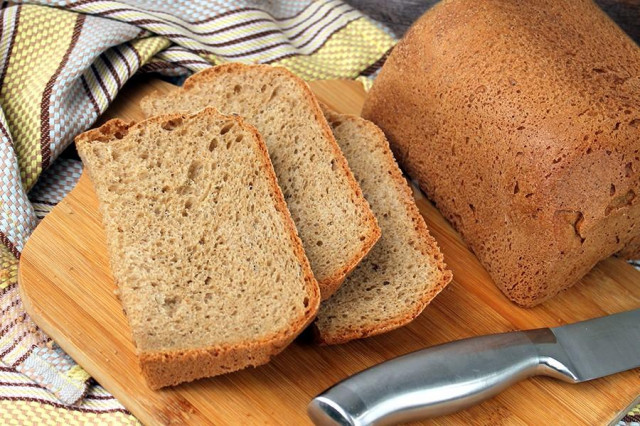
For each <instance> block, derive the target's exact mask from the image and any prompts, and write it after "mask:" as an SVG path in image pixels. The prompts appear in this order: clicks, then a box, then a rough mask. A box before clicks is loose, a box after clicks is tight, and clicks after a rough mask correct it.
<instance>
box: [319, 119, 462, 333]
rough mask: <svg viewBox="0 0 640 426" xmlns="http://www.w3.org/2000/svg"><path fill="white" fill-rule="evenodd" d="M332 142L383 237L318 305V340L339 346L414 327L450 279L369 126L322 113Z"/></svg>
mask: <svg viewBox="0 0 640 426" xmlns="http://www.w3.org/2000/svg"><path fill="white" fill-rule="evenodd" d="M325 114H326V116H327V119H328V120H329V123H330V125H331V126H332V128H333V132H334V134H335V137H336V140H337V141H338V144H339V145H340V148H341V149H342V152H343V153H344V155H345V157H346V158H347V161H348V162H349V166H350V167H351V170H352V171H353V174H354V175H355V177H356V179H357V180H358V182H359V183H360V187H361V188H362V191H363V193H364V195H365V197H366V198H367V200H368V201H369V204H370V205H371V208H372V209H373V212H374V214H375V215H376V217H377V218H378V223H379V224H380V227H381V228H382V237H381V238H380V240H379V241H378V243H377V244H376V245H375V247H373V249H372V250H371V251H370V252H369V254H368V255H367V256H366V257H365V258H364V260H363V261H362V262H361V263H360V264H359V265H358V266H357V267H356V268H355V269H354V271H353V272H352V273H351V274H350V275H349V276H348V277H347V279H346V280H345V282H344V283H343V285H342V286H341V287H340V289H339V290H338V291H337V292H336V293H335V294H334V295H333V296H332V297H331V298H329V300H327V301H325V302H324V303H322V305H321V306H320V311H319V312H318V318H317V320H316V322H315V323H314V324H315V328H316V334H317V336H318V337H319V340H320V341H322V342H324V343H328V344H333V343H343V342H346V341H349V340H352V339H357V338H361V337H367V336H372V335H375V334H380V333H383V332H386V331H389V330H393V329H395V328H398V327H401V326H403V325H405V324H407V323H409V322H410V321H412V320H413V319H414V318H415V317H416V316H418V314H420V312H422V310H423V309H424V308H425V306H426V305H427V304H428V303H429V302H430V301H431V300H432V299H433V298H434V297H435V296H436V295H437V294H438V293H439V292H440V291H441V290H442V289H443V288H444V287H445V286H446V285H447V284H448V283H449V281H451V272H449V271H448V270H446V267H445V265H444V262H443V258H442V254H441V253H440V250H439V248H438V246H437V244H436V242H435V240H434V239H433V238H432V237H431V235H429V231H428V230H427V226H426V224H425V223H424V219H423V218H422V216H421V215H420V212H419V211H418V208H417V207H416V205H415V203H414V201H413V197H412V195H411V191H410V189H409V186H408V185H407V183H406V181H405V179H404V178H403V177H402V173H401V172H400V169H399V168H398V166H397V164H396V162H395V160H394V158H393V155H392V154H391V151H390V149H389V145H388V143H387V140H386V138H385V137H384V134H383V133H382V131H381V130H380V129H378V128H377V127H376V126H375V125H374V124H373V123H371V122H369V121H367V120H364V119H362V118H359V117H356V116H349V115H340V114H336V113H334V112H331V111H330V110H328V109H326V108H325Z"/></svg>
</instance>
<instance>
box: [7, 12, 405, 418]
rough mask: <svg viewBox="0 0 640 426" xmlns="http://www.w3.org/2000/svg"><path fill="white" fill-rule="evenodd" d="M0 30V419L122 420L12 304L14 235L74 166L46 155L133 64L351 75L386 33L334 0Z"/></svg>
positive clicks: (134, 69)
mask: <svg viewBox="0 0 640 426" xmlns="http://www.w3.org/2000/svg"><path fill="white" fill-rule="evenodd" d="M0 25H1V26H0V163H1V164H2V169H1V170H0V203H1V204H0V205H1V207H2V208H1V210H0V241H1V242H2V244H1V245H0V262H1V263H2V269H0V311H1V315H0V321H1V322H0V423H2V424H27V423H43V422H47V423H52V424H75V423H98V422H101V423H107V424H109V423H113V424H122V423H127V422H128V423H136V422H137V421H136V419H135V418H133V417H132V416H131V415H130V414H129V413H128V412H127V411H126V410H125V409H124V408H123V407H122V406H121V405H120V404H119V403H118V402H117V401H116V400H115V399H114V398H113V397H112V396H110V395H109V394H108V393H107V392H106V391H105V390H104V389H102V388H101V387H100V386H98V385H96V384H92V382H91V379H90V377H89V376H88V375H87V373H86V372H84V371H83V370H82V369H81V368H80V367H79V366H78V365H77V364H75V363H74V362H73V360H72V359H70V358H69V357H68V356H67V355H66V354H64V352H62V351H61V350H60V349H59V348H58V347H57V346H56V345H55V344H54V343H53V342H52V341H51V339H50V338H49V337H48V336H46V335H45V334H44V333H43V332H42V331H41V330H39V329H38V327H37V326H36V325H35V324H33V322H32V321H31V320H30V318H29V316H28V315H27V314H26V312H25V311H24V308H23V305H22V303H21V300H20V296H19V293H18V286H17V282H16V271H17V262H18V259H19V257H20V252H21V251H22V249H23V247H24V244H25V241H26V240H27V238H28V236H29V234H30V233H31V232H32V231H33V229H34V228H35V226H36V225H37V223H38V221H39V220H40V219H41V218H42V217H43V216H44V215H45V214H46V213H47V212H48V211H50V210H51V208H52V206H54V205H55V204H56V203H57V202H59V201H60V200H61V199H62V198H63V197H64V196H65V194H66V193H67V192H68V191H69V190H70V189H71V188H72V187H73V186H74V185H75V182H76V181H77V179H78V177H79V175H80V173H81V164H80V163H79V162H78V161H76V160H71V159H59V160H57V161H56V159H57V157H58V156H59V155H60V153H62V151H63V150H64V149H65V148H66V147H67V146H68V145H69V144H70V143H71V141H72V140H73V137H74V136H75V135H77V134H78V133H80V132H82V131H84V130H86V129H87V128H89V127H90V126H91V125H92V124H93V123H94V122H95V121H96V119H97V118H98V116H99V115H100V114H101V113H102V112H104V110H105V109H106V108H107V107H108V106H109V104H110V103H111V102H112V101H113V99H114V98H115V97H116V96H117V94H118V91H119V90H120V88H121V87H122V85H123V84H124V83H125V82H126V81H127V80H128V79H129V78H130V77H131V76H132V75H133V74H135V73H140V72H149V71H154V72H160V73H163V74H166V75H186V74H188V73H191V72H195V71H199V70H201V69H204V68H206V67H209V66H211V65H212V64H217V63H223V62H230V61H240V62H247V63H267V64H274V65H280V66H284V67H287V68H289V69H290V70H292V71H293V72H295V73H296V74H298V75H299V76H301V77H303V78H305V79H326V78H362V77H367V76H370V75H372V74H373V73H375V72H376V70H377V69H378V68H379V67H380V65H381V62H382V61H380V59H381V58H382V57H383V56H384V54H385V53H386V52H387V51H388V50H389V49H390V48H391V47H392V46H393V44H394V42H395V40H394V38H393V37H392V36H391V35H390V33H389V32H388V31H387V30H386V29H385V28H384V27H382V26H381V25H379V24H377V23H375V22H373V21H371V20H369V19H368V18H366V17H365V16H363V15H362V14H361V13H360V12H358V11H357V10H355V9H353V8H352V7H350V6H349V5H348V4H346V3H343V2H342V1H341V0H318V1H313V0H281V1H269V2H266V1H259V0H254V1H251V0H241V1H231V0H218V1H215V2H213V1H212V2H205V1H193V2H192V1H160V0H121V1H108V0H76V1H73V0H57V1H56V0H54V1H44V0H42V1H29V2H3V3H2V5H1V9H0Z"/></svg>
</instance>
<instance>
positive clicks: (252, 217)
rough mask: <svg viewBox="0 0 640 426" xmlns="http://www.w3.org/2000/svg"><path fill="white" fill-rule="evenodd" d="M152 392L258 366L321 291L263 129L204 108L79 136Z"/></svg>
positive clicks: (301, 322) (311, 311)
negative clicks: (279, 180) (278, 179)
mask: <svg viewBox="0 0 640 426" xmlns="http://www.w3.org/2000/svg"><path fill="white" fill-rule="evenodd" d="M76 144H77V147H78V151H79V153H80V156H81V157H82V159H83V162H84V164H85V166H86V168H87V169H88V172H89V175H90V177H91V180H92V182H93V185H94V187H95V190H96V193H97V195H98V199H99V201H100V211H101V213H102V221H103V224H104V228H105V232H106V237H107V247H108V251H109V256H110V262H111V269H112V271H113V276H114V279H115V281H116V283H117V286H118V292H119V296H120V299H121V301H122V305H123V308H124V311H125V313H126V315H127V318H128V321H129V324H130V325H131V331H132V334H133V341H134V342H135V344H136V346H137V350H138V354H139V357H140V364H141V367H142V372H143V374H144V376H145V378H146V379H147V382H148V384H149V386H150V387H152V388H159V387H163V386H168V385H174V384H177V383H180V382H185V381H190V380H194V379H197V378H200V377H207V376H213V375H216V374H221V373H226V372H230V371H234V370H238V369H241V368H244V367H247V366H256V365H260V364H263V363H266V362H267V361H269V358H270V357H271V356H273V355H275V354H277V353H278V352H280V351H281V350H282V349H283V348H284V347H285V346H286V345H287V344H288V343H289V342H290V341H291V340H292V339H293V338H294V337H295V336H296V335H297V334H298V333H299V332H300V331H301V330H302V329H303V328H304V327H305V326H306V325H307V324H308V323H309V322H310V321H311V320H312V319H313V317H314V315H315V313H316V310H317V307H318V304H319V298H320V296H319V289H318V287H317V284H316V282H315V280H314V278H313V275H312V272H311V269H310V266H309V263H308V261H307V259H306V257H305V255H304V252H303V248H302V245H301V242H300V240H299V238H298V237H297V235H296V231H295V227H294V224H293V221H292V220H291V217H290V216H289V213H288V211H287V208H286V205H285V203H284V200H283V197H282V194H281V192H280V189H279V188H278V186H277V183H276V178H275V174H274V172H273V169H272V167H271V163H270V162H269V158H268V155H267V152H266V147H265V146H264V143H263V141H262V140H261V138H260V136H259V134H258V133H257V131H256V130H255V129H254V128H253V127H251V126H249V125H247V124H245V123H244V122H243V121H242V119H240V118H237V117H229V116H224V115H221V114H219V113H217V112H216V111H214V110H213V109H206V110H204V111H202V112H200V113H199V114H196V115H193V116H185V115H171V116H161V117H155V118H153V119H149V120H146V121H143V122H141V123H139V124H126V123H124V122H122V121H119V120H112V121H110V122H108V123H106V124H105V125H103V126H102V127H100V128H99V129H95V130H91V131H89V132H87V133H84V134H82V135H80V136H79V137H78V138H76Z"/></svg>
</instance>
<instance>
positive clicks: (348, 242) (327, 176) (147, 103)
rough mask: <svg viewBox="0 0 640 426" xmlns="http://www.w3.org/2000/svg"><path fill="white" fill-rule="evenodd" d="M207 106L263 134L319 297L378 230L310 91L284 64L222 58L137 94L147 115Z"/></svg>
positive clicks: (352, 264) (375, 237) (367, 246)
mask: <svg viewBox="0 0 640 426" xmlns="http://www.w3.org/2000/svg"><path fill="white" fill-rule="evenodd" d="M209 105H211V106H214V107H215V108H217V109H218V110H220V111H221V112H224V113H235V114H239V115H241V116H243V117H245V119H246V120H247V122H249V123H251V124H253V125H254V126H255V127H256V128H257V129H258V131H259V132H260V133H261V134H262V136H263V137H264V139H265V141H266V143H267V147H268V149H269V155H270V156H271V161H272V163H273V167H274V169H275V171H276V175H277V176H278V183H279V184H280V187H281V188H282V192H283V193H284V197H285V200H286V202H287V205H288V207H289V211H290V212H291V216H292V217H293V220H294V222H295V224H296V226H297V228H298V232H299V233H300V238H301V239H302V243H303V244H304V248H305V252H306V254H307V257H308V258H309V261H310V262H311V267H312V269H313V272H314V275H315V277H316V279H317V280H318V284H319V285H320V291H321V293H322V298H323V299H326V298H327V297H329V296H330V295H331V294H333V293H334V292H335V291H336V290H337V289H338V287H339V286H340V284H341V283H342V281H343V280H344V278H345V277H346V275H347V274H348V273H349V272H350V271H351V270H352V269H353V268H354V267H355V266H356V265H357V264H358V262H360V260H361V259H362V258H363V257H364V256H365V255H366V254H367V252H368V251H369V250H370V249H371V247H373V245H374V244H375V242H376V241H377V240H378V238H379V237H380V228H378V225H377V223H376V219H375V217H374V215H373V213H372V212H371V210H370V208H369V206H368V204H367V202H366V200H365V199H364V197H363V196H362V192H361V191H360V188H359V187H358V184H357V183H356V181H355V180H354V178H353V175H352V174H351V171H350V170H349V167H348V165H347V162H346V161H345V159H344V157H343V156H342V153H341V152H340V149H339V148H338V146H337V144H336V141H335V139H334V138H333V135H332V134H331V129H330V128H329V126H328V124H327V122H326V120H325V118H324V116H323V115H322V111H321V110H320V107H319V106H318V102H317V101H316V99H315V96H314V95H313V93H312V92H311V90H310V89H309V87H308V86H307V84H306V83H305V82H304V81H303V80H301V79H300V78H298V77H296V76H295V75H293V74H292V73H291V72H289V71H287V70H286V69H284V68H279V67H271V66H268V65H253V66H250V65H243V64H226V65H220V66H217V67H213V68H210V69H207V70H204V71H201V72H199V73H198V74H195V75H193V76H192V77H190V78H189V79H187V81H186V82H185V83H184V86H183V87H182V88H181V89H180V90H178V91H177V92H176V93H173V94H171V95H170V96H165V97H162V96H158V95H151V96H149V97H147V98H145V99H143V101H142V104H141V106H142V109H143V111H144V112H145V113H146V114H147V115H148V116H151V115H156V114H163V113H165V112H178V111H188V112H196V111H198V110H200V109H202V108H204V107H206V106H209Z"/></svg>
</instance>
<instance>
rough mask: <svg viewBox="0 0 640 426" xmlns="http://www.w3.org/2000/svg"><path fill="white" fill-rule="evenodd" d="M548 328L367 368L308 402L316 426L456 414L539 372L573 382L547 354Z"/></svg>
mask: <svg viewBox="0 0 640 426" xmlns="http://www.w3.org/2000/svg"><path fill="white" fill-rule="evenodd" d="M554 343H555V336H554V335H553V333H552V332H551V330H549V329H539V330H530V331H518V332H511V333H504V334H494V335H488V336H482V337H475V338H469V339H464V340H458V341H456V342H452V343H447V344H444V345H439V346H434V347H431V348H428V349H423V350H420V351H417V352H413V353H410V354H408V355H404V356H401V357H398V358H395V359H393V360H390V361H386V362H383V363H382V364H379V365H376V366H374V367H371V368H369V369H367V370H364V371H362V372H361V373H358V374H356V375H354V376H352V377H349V378H347V379H345V380H344V381H342V382H340V383H338V384H336V385H335V386H333V387H331V388H330V389H328V390H327V391H325V392H324V393H322V394H320V395H319V396H317V397H316V398H314V399H313V400H312V401H311V403H310V404H309V407H308V410H307V411H308V414H309V417H310V418H311V420H313V422H314V423H315V424H316V425H323V426H324V425H353V426H360V425H372V424H375V425H379V424H395V423H401V422H402V423H404V422H409V421H413V420H418V419H421V418H425V417H434V416H439V415H443V414H448V413H451V412H455V411H458V410H461V409H463V408H466V407H469V406H471V405H475V404H477V403H479V402H481V401H483V400H485V399H487V398H490V397H492V396H495V395H496V394H498V393H500V392H501V391H503V390H504V389H506V388H507V387H509V386H511V385H512V384H514V383H516V382H518V381H520V380H522V379H525V378H527V377H530V376H534V375H537V374H545V375H550V376H554V377H556V378H560V379H564V380H566V381H571V378H570V377H567V374H568V373H567V371H565V370H567V369H566V368H565V367H564V366H563V365H562V363H561V362H558V361H556V360H555V359H552V358H551V357H550V356H549V355H546V354H545V351H546V349H545V348H547V347H552V346H554Z"/></svg>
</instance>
